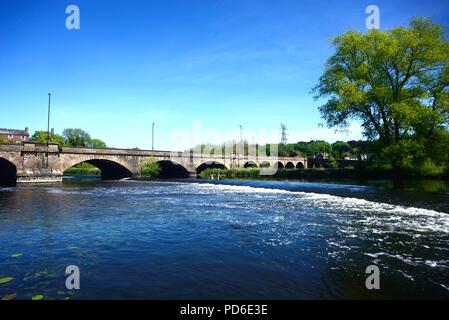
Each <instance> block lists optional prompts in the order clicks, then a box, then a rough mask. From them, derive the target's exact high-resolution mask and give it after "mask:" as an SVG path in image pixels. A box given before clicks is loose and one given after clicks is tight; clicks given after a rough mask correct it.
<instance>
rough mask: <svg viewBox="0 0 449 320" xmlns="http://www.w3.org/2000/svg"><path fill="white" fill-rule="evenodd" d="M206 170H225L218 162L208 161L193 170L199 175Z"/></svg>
mask: <svg viewBox="0 0 449 320" xmlns="http://www.w3.org/2000/svg"><path fill="white" fill-rule="evenodd" d="M206 169H227V168H226V167H225V165H224V164H222V163H221V162H218V161H208V162H204V163H202V164H201V165H199V166H198V167H197V168H196V169H195V170H196V173H197V174H199V173H201V172H203V171H204V170H206Z"/></svg>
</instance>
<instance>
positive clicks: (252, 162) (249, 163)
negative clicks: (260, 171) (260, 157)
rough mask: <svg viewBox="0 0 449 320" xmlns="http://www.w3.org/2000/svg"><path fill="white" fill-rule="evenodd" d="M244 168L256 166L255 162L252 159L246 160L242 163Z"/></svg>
mask: <svg viewBox="0 0 449 320" xmlns="http://www.w3.org/2000/svg"><path fill="white" fill-rule="evenodd" d="M243 167H244V168H257V163H255V162H254V161H247V162H246V163H245V164H244V165H243Z"/></svg>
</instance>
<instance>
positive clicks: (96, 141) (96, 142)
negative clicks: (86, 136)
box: [88, 139, 108, 148]
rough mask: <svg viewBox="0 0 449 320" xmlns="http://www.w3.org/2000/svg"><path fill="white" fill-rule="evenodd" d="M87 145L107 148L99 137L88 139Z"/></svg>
mask: <svg viewBox="0 0 449 320" xmlns="http://www.w3.org/2000/svg"><path fill="white" fill-rule="evenodd" d="M88 146H89V147H91V148H107V147H108V146H107V145H106V143H105V142H104V141H103V140H100V139H90V141H89V143H88Z"/></svg>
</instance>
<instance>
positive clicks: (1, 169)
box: [0, 157, 17, 185]
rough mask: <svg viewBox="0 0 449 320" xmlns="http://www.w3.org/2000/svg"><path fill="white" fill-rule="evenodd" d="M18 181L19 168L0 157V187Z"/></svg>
mask: <svg viewBox="0 0 449 320" xmlns="http://www.w3.org/2000/svg"><path fill="white" fill-rule="evenodd" d="M16 181H17V167H16V166H15V164H14V163H12V162H11V161H9V160H7V159H5V158H2V157H0V185H2V184H3V185H9V184H14V183H16Z"/></svg>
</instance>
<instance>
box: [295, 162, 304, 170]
mask: <svg viewBox="0 0 449 320" xmlns="http://www.w3.org/2000/svg"><path fill="white" fill-rule="evenodd" d="M296 169H304V163H302V162H301V161H299V162H298V163H297V164H296Z"/></svg>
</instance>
